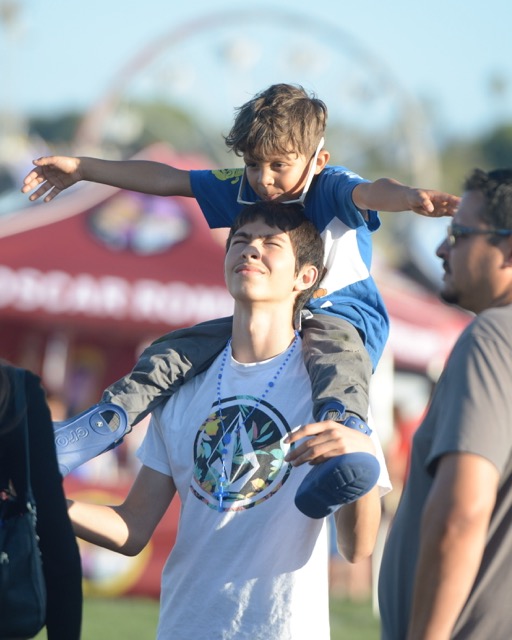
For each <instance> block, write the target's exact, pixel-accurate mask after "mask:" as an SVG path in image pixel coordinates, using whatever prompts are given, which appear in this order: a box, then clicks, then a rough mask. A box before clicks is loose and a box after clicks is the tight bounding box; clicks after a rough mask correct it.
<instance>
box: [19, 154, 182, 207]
mask: <svg viewBox="0 0 512 640" xmlns="http://www.w3.org/2000/svg"><path fill="white" fill-rule="evenodd" d="M34 164H35V166H36V168H35V169H33V170H32V171H31V172H30V173H29V174H28V175H27V177H26V178H25V180H24V181H23V187H22V189H21V191H22V192H23V193H29V192H30V191H32V190H34V189H36V191H34V193H32V194H31V196H30V200H37V199H38V198H41V197H42V196H45V197H44V202H50V200H53V198H55V197H56V196H57V195H59V193H60V192H61V191H64V189H67V188H68V187H71V186H72V185H74V184H75V183H77V182H79V181H80V180H87V181H89V182H99V183H101V184H108V185H111V186H113V187H118V188H120V189H129V190H130V191H140V192H141V193H150V194H153V195H157V196H189V197H192V196H193V193H192V189H191V187H190V178H189V172H188V171H183V170H180V169H176V168H175V167H171V166H169V165H166V164H163V163H160V162H151V161H148V160H124V161H110V160H99V159H98V158H83V157H82V158H78V157H77V158H74V157H66V156H46V157H43V158H38V159H37V160H34Z"/></svg>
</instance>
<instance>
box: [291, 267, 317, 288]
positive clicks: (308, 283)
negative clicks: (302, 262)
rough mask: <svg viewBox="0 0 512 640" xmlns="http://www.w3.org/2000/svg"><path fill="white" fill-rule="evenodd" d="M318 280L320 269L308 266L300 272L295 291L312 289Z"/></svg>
mask: <svg viewBox="0 0 512 640" xmlns="http://www.w3.org/2000/svg"><path fill="white" fill-rule="evenodd" d="M317 280H318V269H317V268H316V267H314V266H313V265H312V264H308V265H306V266H304V267H302V269H301V270H300V272H299V274H298V275H297V279H296V281H295V287H294V289H293V290H294V291H305V290H306V289H309V288H310V287H312V286H313V285H314V284H315V282H316V281H317Z"/></svg>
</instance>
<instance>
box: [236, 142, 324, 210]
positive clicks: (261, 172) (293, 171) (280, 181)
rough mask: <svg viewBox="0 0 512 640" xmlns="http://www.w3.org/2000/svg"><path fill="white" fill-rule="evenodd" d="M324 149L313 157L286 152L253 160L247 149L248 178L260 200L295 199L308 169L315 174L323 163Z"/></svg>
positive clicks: (308, 172) (279, 200) (305, 181)
mask: <svg viewBox="0 0 512 640" xmlns="http://www.w3.org/2000/svg"><path fill="white" fill-rule="evenodd" d="M325 153H326V152H324V153H321V154H318V153H317V154H315V156H313V157H312V158H306V157H305V156H303V155H300V154H297V153H288V154H286V155H276V156H273V157H270V158H268V159H265V160H255V159H254V158H251V156H250V155H249V154H248V153H246V154H244V162H245V170H246V175H247V181H248V182H249V184H250V185H251V187H252V189H253V190H254V191H255V192H256V194H257V196H258V198H260V199H261V200H264V201H266V200H274V201H276V202H287V201H289V200H297V199H298V198H299V197H300V196H301V194H302V192H303V190H304V188H305V186H306V184H307V182H308V177H309V174H310V172H312V173H313V174H314V175H316V174H318V173H320V171H321V170H322V169H323V167H324V166H325V164H326V162H327V159H326V157H325Z"/></svg>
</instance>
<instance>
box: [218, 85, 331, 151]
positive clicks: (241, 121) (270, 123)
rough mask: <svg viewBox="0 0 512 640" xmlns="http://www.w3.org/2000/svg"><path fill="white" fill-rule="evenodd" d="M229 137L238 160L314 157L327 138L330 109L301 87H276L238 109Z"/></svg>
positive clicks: (261, 93)
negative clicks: (285, 156) (288, 155)
mask: <svg viewBox="0 0 512 640" xmlns="http://www.w3.org/2000/svg"><path fill="white" fill-rule="evenodd" d="M235 113H236V117H235V121H234V123H233V126H232V128H231V131H230V132H229V134H228V135H227V136H226V137H225V141H226V145H227V146H228V148H229V149H230V150H232V151H234V152H235V154H236V155H237V156H243V155H244V154H245V153H247V154H248V155H250V157H251V158H253V159H254V160H260V161H261V160H265V159H266V158H269V157H271V156H273V155H276V154H277V155H286V154H288V153H299V154H301V155H303V156H305V157H306V158H309V157H310V156H312V155H313V154H314V153H315V151H316V149H317V147H318V144H319V142H320V140H321V138H322V137H323V135H324V132H325V127H326V123H327V107H326V106H325V103H324V102H322V100H319V99H318V98H317V97H316V96H315V95H314V94H309V93H308V92H307V91H306V90H305V89H304V88H303V87H301V86H300V85H292V84H274V85H271V86H270V87H269V88H268V89H265V90H264V91H261V92H260V93H258V94H256V96H255V97H254V98H252V100H249V102H246V103H245V104H244V105H242V106H241V107H239V108H238V109H236V111H235Z"/></svg>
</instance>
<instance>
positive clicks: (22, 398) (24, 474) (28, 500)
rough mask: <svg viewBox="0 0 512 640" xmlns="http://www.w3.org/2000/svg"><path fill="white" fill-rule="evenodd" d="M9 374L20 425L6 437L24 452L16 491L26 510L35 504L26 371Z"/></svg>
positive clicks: (11, 370) (15, 410)
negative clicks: (31, 475) (31, 476)
mask: <svg viewBox="0 0 512 640" xmlns="http://www.w3.org/2000/svg"><path fill="white" fill-rule="evenodd" d="M7 372H8V375H9V378H10V380H11V390H12V394H13V396H14V415H15V417H16V419H18V420H19V423H18V424H17V425H16V428H15V429H14V430H13V431H12V432H11V433H9V434H8V436H6V437H8V439H9V441H10V443H11V444H12V446H13V447H16V449H17V450H18V451H20V452H22V453H21V456H20V458H19V459H17V460H16V462H17V464H18V467H19V468H18V469H17V470H16V477H17V482H16V486H15V489H16V496H17V499H18V502H19V503H20V504H21V505H23V507H24V508H26V507H27V506H28V505H29V504H30V505H32V504H33V502H34V499H33V496H32V487H31V484H30V450H29V442H28V424H27V401H26V394H25V379H26V376H25V371H24V370H23V369H19V368H17V367H8V368H7ZM10 475H12V473H11V474H10Z"/></svg>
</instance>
